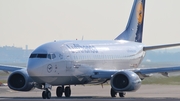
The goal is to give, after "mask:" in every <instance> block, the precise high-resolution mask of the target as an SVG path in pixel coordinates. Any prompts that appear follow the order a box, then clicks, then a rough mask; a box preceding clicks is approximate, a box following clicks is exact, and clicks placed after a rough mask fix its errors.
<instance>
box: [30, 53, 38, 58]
mask: <svg viewBox="0 0 180 101" xmlns="http://www.w3.org/2000/svg"><path fill="white" fill-rule="evenodd" d="M36 57H37V54H31V55H30V57H29V58H36Z"/></svg>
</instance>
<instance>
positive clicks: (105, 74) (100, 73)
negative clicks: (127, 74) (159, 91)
mask: <svg viewBox="0 0 180 101" xmlns="http://www.w3.org/2000/svg"><path fill="white" fill-rule="evenodd" d="M119 71H133V72H135V73H136V74H138V75H139V74H141V75H146V74H152V73H168V72H177V71H180V66H174V67H160V68H159V67H158V68H157V67H152V68H138V69H131V70H112V71H111V70H95V71H94V75H92V76H91V77H92V78H93V79H107V80H109V79H111V77H112V75H114V74H115V73H117V72H119Z"/></svg>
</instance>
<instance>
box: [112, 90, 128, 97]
mask: <svg viewBox="0 0 180 101" xmlns="http://www.w3.org/2000/svg"><path fill="white" fill-rule="evenodd" d="M116 95H117V92H116V91H114V89H112V88H111V97H116ZM125 95H126V93H124V92H120V93H119V97H125Z"/></svg>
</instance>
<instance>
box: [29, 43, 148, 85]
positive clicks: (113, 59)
mask: <svg viewBox="0 0 180 101" xmlns="http://www.w3.org/2000/svg"><path fill="white" fill-rule="evenodd" d="M144 53H145V52H144V51H143V45H142V44H141V43H136V42H129V41H125V40H110V41H103V40H102V41H83V40H81V41H78V40H75V41H57V42H50V43H47V44H44V45H41V46H40V47H38V48H37V49H35V50H34V52H32V54H31V55H33V56H34V57H33V56H30V58H29V62H28V68H27V71H28V74H29V75H30V76H31V77H32V78H33V80H35V81H36V82H38V83H49V84H51V85H65V84H86V83H93V82H94V81H92V79H91V78H90V76H91V75H93V71H94V70H97V69H99V70H124V69H134V68H137V67H138V66H139V64H140V63H141V60H142V59H143V57H144ZM100 81H101V82H102V81H103V80H99V81H97V82H95V83H98V82H99V83H100Z"/></svg>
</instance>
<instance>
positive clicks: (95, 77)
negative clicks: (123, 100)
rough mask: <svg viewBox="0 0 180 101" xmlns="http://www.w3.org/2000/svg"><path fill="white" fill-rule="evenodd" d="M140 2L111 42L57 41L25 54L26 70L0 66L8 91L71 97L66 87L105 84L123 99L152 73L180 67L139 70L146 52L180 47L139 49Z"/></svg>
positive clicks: (166, 73)
mask: <svg viewBox="0 0 180 101" xmlns="http://www.w3.org/2000/svg"><path fill="white" fill-rule="evenodd" d="M144 10H145V0H134V3H133V6H132V9H131V13H130V17H129V20H128V23H127V26H126V28H125V30H124V31H123V32H122V33H121V34H119V35H118V36H117V37H116V38H115V39H114V40H60V41H53V42H48V43H45V44H42V45H40V46H39V47H37V48H36V49H35V50H34V51H33V52H32V53H31V55H30V57H29V60H28V64H27V68H21V67H15V66H6V65H0V70H3V71H9V72H11V74H10V75H9V77H8V80H7V83H8V87H9V88H10V89H12V90H16V91H30V90H32V89H33V88H38V89H41V90H43V91H42V98H43V99H50V98H51V91H50V90H51V88H52V86H57V89H56V96H57V97H62V96H63V94H64V95H65V97H70V96H71V86H72V85H85V84H95V85H97V84H99V85H102V84H104V83H106V82H110V86H111V89H110V95H111V97H116V96H117V94H119V96H120V97H125V94H126V92H130V91H136V90H138V89H139V88H140V86H141V81H142V80H143V79H144V78H146V77H148V76H149V74H152V73H161V74H162V75H168V73H169V72H175V71H180V66H172V67H158V68H157V67H149V68H139V64H140V63H141V61H142V60H143V58H144V56H145V52H146V51H148V50H154V49H160V48H168V47H175V46H180V43H175V44H164V45H155V46H145V45H143V44H142V36H143V22H144Z"/></svg>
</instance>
